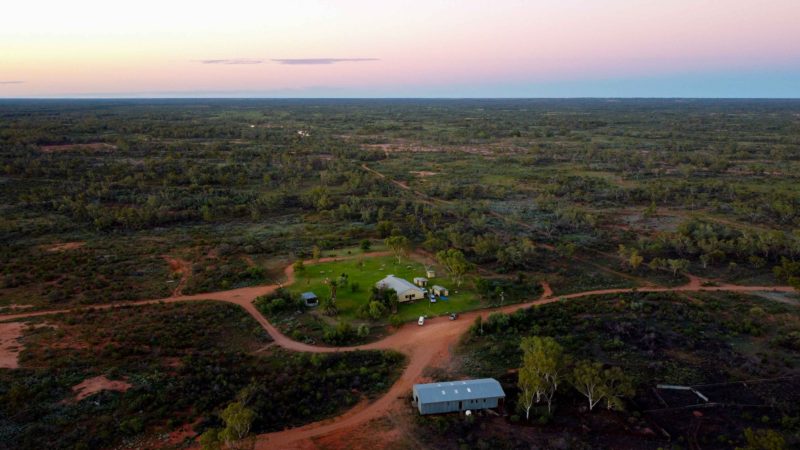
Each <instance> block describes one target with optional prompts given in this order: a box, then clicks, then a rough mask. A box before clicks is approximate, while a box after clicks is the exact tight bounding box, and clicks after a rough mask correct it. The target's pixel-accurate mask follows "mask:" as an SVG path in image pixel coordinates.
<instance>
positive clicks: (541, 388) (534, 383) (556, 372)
mask: <svg viewBox="0 0 800 450" xmlns="http://www.w3.org/2000/svg"><path fill="white" fill-rule="evenodd" d="M520 347H521V348H522V352H523V356H522V368H520V371H519V384H520V389H521V390H523V391H525V390H526V389H525V388H527V390H528V395H530V394H532V395H531V396H530V397H528V399H525V403H526V414H525V416H526V418H528V415H529V412H530V407H531V404H532V401H533V400H535V402H537V403H538V402H539V401H541V400H542V399H544V400H545V401H546V402H547V412H548V413H549V412H551V411H552V406H553V397H554V396H555V393H556V391H557V390H558V385H559V384H560V382H561V378H562V376H563V372H564V370H565V367H566V365H567V364H566V361H567V357H566V356H565V354H564V349H563V347H561V345H560V344H559V343H558V342H557V341H556V340H555V339H553V338H551V337H539V336H531V337H527V338H525V339H523V340H522V343H521V344H520ZM523 386H524V388H523Z"/></svg>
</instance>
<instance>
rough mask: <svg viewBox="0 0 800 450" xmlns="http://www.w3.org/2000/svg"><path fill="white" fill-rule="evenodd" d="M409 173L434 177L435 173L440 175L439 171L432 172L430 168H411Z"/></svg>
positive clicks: (421, 176) (422, 176)
mask: <svg viewBox="0 0 800 450" xmlns="http://www.w3.org/2000/svg"><path fill="white" fill-rule="evenodd" d="M408 173H413V174H414V175H416V176H418V177H420V178H425V177H432V176H434V175H439V172H431V171H429V170H409V171H408Z"/></svg>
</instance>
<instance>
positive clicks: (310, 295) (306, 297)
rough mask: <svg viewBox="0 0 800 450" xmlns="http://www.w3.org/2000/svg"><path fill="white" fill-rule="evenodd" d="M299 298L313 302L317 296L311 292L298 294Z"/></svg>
mask: <svg viewBox="0 0 800 450" xmlns="http://www.w3.org/2000/svg"><path fill="white" fill-rule="evenodd" d="M300 297H303V300H314V299H316V298H317V294H315V293H313V292H303V293H302V294H300Z"/></svg>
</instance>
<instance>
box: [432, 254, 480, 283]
mask: <svg viewBox="0 0 800 450" xmlns="http://www.w3.org/2000/svg"><path fill="white" fill-rule="evenodd" d="M436 259H437V260H438V261H439V263H441V264H442V265H443V266H444V268H445V270H447V273H449V274H450V277H451V278H452V279H453V281H455V282H456V285H458V286H461V281H462V280H463V277H464V275H465V274H466V273H467V272H469V271H470V270H472V264H470V262H469V261H467V258H465V257H464V254H463V253H461V251H460V250H456V249H454V248H451V249H449V250H441V251H439V252H438V253H436Z"/></svg>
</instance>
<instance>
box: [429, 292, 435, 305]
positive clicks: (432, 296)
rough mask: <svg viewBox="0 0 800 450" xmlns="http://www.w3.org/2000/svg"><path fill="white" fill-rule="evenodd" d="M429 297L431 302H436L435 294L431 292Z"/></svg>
mask: <svg viewBox="0 0 800 450" xmlns="http://www.w3.org/2000/svg"><path fill="white" fill-rule="evenodd" d="M429 297H430V299H431V303H436V296H435V295H433V294H431V295H430V296H429Z"/></svg>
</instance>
